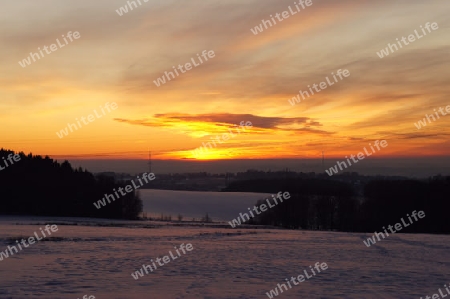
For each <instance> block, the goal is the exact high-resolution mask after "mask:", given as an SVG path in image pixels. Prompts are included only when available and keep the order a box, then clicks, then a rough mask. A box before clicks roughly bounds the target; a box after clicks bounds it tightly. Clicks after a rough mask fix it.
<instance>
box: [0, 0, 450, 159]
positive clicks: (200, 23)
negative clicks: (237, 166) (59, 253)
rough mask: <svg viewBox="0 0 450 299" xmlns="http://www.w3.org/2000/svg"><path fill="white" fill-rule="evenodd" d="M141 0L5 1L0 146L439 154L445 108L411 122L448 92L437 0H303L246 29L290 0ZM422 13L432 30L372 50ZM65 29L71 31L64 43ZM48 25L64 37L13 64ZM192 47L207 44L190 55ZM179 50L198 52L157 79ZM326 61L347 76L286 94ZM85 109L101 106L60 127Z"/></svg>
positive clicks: (0, 16) (100, 155)
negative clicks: (390, 49)
mask: <svg viewBox="0 0 450 299" xmlns="http://www.w3.org/2000/svg"><path fill="white" fill-rule="evenodd" d="M140 2H141V5H138V7H137V8H133V10H130V9H129V8H128V10H129V11H128V12H127V13H122V16H120V15H119V14H118V13H117V11H116V10H118V9H119V8H120V7H122V6H125V5H127V2H126V1H121V0H96V1H74V0H65V1H56V0H41V1H34V0H21V1H8V2H5V3H4V4H3V8H2V10H1V11H0V25H1V26H0V40H1V43H2V45H3V46H2V47H1V48H0V54H1V55H0V61H1V63H0V70H1V71H0V90H1V101H0V147H3V148H7V149H12V150H15V151H24V152H26V153H28V152H32V153H33V154H40V155H49V156H50V157H53V158H68V159H81V160H82V159H146V158H147V156H148V151H149V150H150V151H151V152H152V157H153V158H154V159H166V160H167V159H175V160H211V159H213V160H217V159H276V158H282V159H296V158H299V159H309V158H311V159H316V158H317V157H320V156H321V154H322V151H324V152H325V153H326V155H327V157H334V158H343V157H344V156H346V155H350V154H357V153H358V152H361V151H362V149H363V148H364V147H368V144H369V143H373V142H374V141H375V140H386V141H387V142H388V146H387V147H386V148H383V149H382V150H380V151H378V152H377V153H376V158H395V157H421V158H423V157H445V156H448V153H449V150H450V142H449V138H448V137H449V134H450V126H449V124H450V116H441V117H440V118H439V119H437V120H436V121H432V122H429V123H428V122H427V125H426V126H423V127H422V128H420V129H418V128H417V127H416V126H415V123H417V122H418V121H420V120H423V118H424V117H425V114H432V113H434V111H433V109H439V108H440V107H443V108H444V109H445V107H446V106H448V105H450V99H449V98H448V95H449V94H450V85H449V84H448V82H449V79H450V74H449V70H450V67H449V66H450V55H449V50H450V38H449V36H450V30H449V25H450V20H449V18H448V16H449V15H450V5H449V3H448V0H429V1H417V0H405V1H403V0H402V1H391V0H389V1H387V0H377V1H368V0H367V1H366V0H352V1H348V0H342V1H331V0H320V1H319V0H312V5H311V6H309V7H305V9H301V10H300V12H297V13H296V14H295V15H290V16H289V17H288V18H287V19H284V20H283V21H277V23H276V24H274V25H273V26H272V27H269V28H267V29H265V28H264V30H263V31H262V32H260V33H258V34H256V35H255V34H253V32H252V30H251V29H254V28H255V26H259V25H260V24H261V22H262V20H263V19H264V20H270V15H273V16H275V14H276V13H282V12H283V11H288V7H289V6H291V7H292V8H293V9H294V10H295V8H294V7H295V4H294V1H285V0H277V1H273V0H271V1H269V0H258V1H253V0H239V1H238V0H227V1H216V0H207V1H205V0H189V1H172V0H164V1H162V0H150V1H148V2H144V0H141V1H140ZM427 22H430V23H433V22H436V23H437V24H438V26H439V28H438V29H437V30H432V31H431V32H430V33H428V34H427V35H426V36H423V37H422V38H420V39H418V40H415V41H414V42H411V43H410V44H409V45H407V46H403V47H402V48H401V49H400V48H399V50H398V51H395V52H394V53H390V54H389V55H388V56H386V57H384V58H380V57H379V56H378V54H377V52H380V51H381V50H382V49H384V48H386V47H387V45H388V43H396V38H399V39H400V38H402V37H403V36H405V37H407V36H408V35H410V34H413V33H414V30H418V32H419V33H422V31H421V29H420V26H425V24H426V23H427ZM69 31H71V32H79V35H80V36H79V38H78V39H73V41H71V42H70V41H69V42H68V43H67V44H64V42H63V39H62V35H65V36H66V35H67V34H68V32H69ZM421 35H423V33H422V34H421ZM56 39H59V40H60V43H62V44H63V45H64V47H61V48H59V49H58V50H56V51H55V52H51V53H50V54H46V53H44V54H45V55H43V57H41V59H36V61H35V62H33V61H32V60H30V61H31V63H30V65H27V66H26V67H22V66H21V65H20V64H19V63H18V62H19V61H23V59H26V58H27V57H28V56H29V55H30V52H38V48H40V49H43V47H44V46H50V45H51V44H56ZM204 50H206V51H207V52H208V51H214V57H213V58H209V59H208V60H207V61H203V63H201V64H199V63H198V58H197V54H200V55H201V53H202V52H203V51H204ZM192 59H194V60H195V61H196V62H197V64H199V65H198V66H196V67H193V68H192V69H191V70H188V71H187V70H185V73H180V75H179V76H177V77H176V78H174V79H171V80H170V81H169V80H166V81H167V82H166V83H165V84H160V86H159V87H158V86H156V84H155V83H154V81H155V80H157V79H158V78H159V77H161V76H163V75H164V72H166V71H167V72H168V71H173V68H172V67H173V66H178V65H180V64H181V65H185V64H186V63H188V62H191V61H192ZM338 70H341V71H342V70H348V71H349V73H350V75H349V76H348V77H343V79H342V80H340V79H339V78H338V80H339V81H338V82H335V84H334V85H332V86H327V87H326V89H324V90H322V91H320V92H316V93H315V94H314V95H311V96H310V97H308V98H306V99H304V100H302V101H301V102H300V103H296V104H295V105H291V104H290V103H289V100H290V99H292V98H293V97H296V96H297V95H298V94H299V91H307V90H308V85H310V86H312V84H319V83H320V82H324V81H325V78H326V77H327V76H328V77H329V78H330V79H331V80H333V79H332V75H331V74H332V73H335V74H336V73H337V71H338ZM107 103H108V104H109V105H111V104H112V103H115V104H116V105H117V106H116V109H115V110H113V109H110V111H108V110H105V109H106V108H105V107H106V106H105V105H106V104H107ZM102 109H103V111H104V113H102V112H101V111H102ZM94 111H95V112H96V113H97V115H100V116H101V117H97V116H95V117H94V116H92V118H91V119H93V121H90V122H87V124H83V123H82V126H79V127H78V129H77V130H73V132H70V131H66V132H68V133H67V135H61V130H64V129H66V130H67V126H68V123H72V124H75V123H76V120H80V119H81V117H85V118H87V117H88V116H89V115H90V114H94ZM247 121H249V122H251V123H252V126H251V127H248V128H246V130H245V131H243V130H241V133H239V134H235V135H234V136H230V135H227V136H228V138H226V137H220V138H219V139H220V140H221V142H220V143H219V142H218V141H217V142H216V145H215V146H211V147H212V148H210V149H208V150H204V151H203V152H202V153H199V152H197V154H195V149H197V148H199V147H201V146H202V145H203V144H204V143H206V142H210V141H211V138H212V137H215V136H218V135H219V136H223V134H226V133H228V132H229V131H230V130H232V132H236V128H237V127H238V126H239V124H241V122H244V123H245V122H247ZM58 132H59V133H60V136H62V138H60V137H59V136H58V134H57V133H58ZM225 139H227V140H225ZM216 140H217V139H216ZM447 160H448V159H447Z"/></svg>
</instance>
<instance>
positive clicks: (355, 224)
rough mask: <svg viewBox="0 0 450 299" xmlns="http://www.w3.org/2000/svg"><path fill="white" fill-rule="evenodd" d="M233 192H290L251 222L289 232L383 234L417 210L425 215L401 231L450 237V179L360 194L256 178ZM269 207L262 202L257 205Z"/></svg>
mask: <svg viewBox="0 0 450 299" xmlns="http://www.w3.org/2000/svg"><path fill="white" fill-rule="evenodd" d="M225 190H226V191H229V192H261V193H272V194H276V193H277V192H279V191H282V192H286V191H287V192H289V193H290V194H291V198H290V199H288V200H285V201H283V203H281V204H278V205H276V206H275V207H273V208H271V209H269V210H267V211H265V212H263V213H261V214H260V215H257V216H256V217H255V218H252V219H251V220H250V221H249V223H250V224H264V225H274V226H281V227H285V228H290V229H298V228H302V229H317V230H337V231H345V232H374V231H378V232H380V231H382V227H383V226H385V227H387V226H388V225H395V224H396V223H401V218H403V219H404V220H406V221H408V220H407V217H406V215H407V214H408V213H409V214H411V212H412V211H414V210H415V211H417V212H418V211H421V210H423V211H424V213H425V215H426V217H425V218H423V219H421V220H420V221H418V222H417V223H414V224H412V225H409V226H408V227H405V228H404V229H402V231H401V232H402V233H404V232H405V233H449V232H450V221H448V218H449V216H448V214H449V212H450V176H447V177H441V176H437V177H433V178H429V179H427V180H421V181H420V180H413V179H389V178H387V179H380V178H374V179H373V180H371V181H369V182H367V183H366V184H365V185H364V186H363V189H362V190H363V192H362V193H363V194H358V192H356V188H355V186H354V185H352V184H350V183H348V182H341V181H338V180H336V178H334V179H321V178H284V179H255V180H246V181H237V182H233V183H231V184H230V185H229V186H228V188H226V189H225ZM263 203H265V199H262V200H259V201H258V202H257V203H256V204H255V205H257V206H259V205H260V204H263Z"/></svg>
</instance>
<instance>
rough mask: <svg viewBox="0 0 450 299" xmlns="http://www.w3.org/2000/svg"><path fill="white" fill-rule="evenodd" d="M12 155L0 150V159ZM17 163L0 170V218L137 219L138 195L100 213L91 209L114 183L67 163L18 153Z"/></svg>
mask: <svg viewBox="0 0 450 299" xmlns="http://www.w3.org/2000/svg"><path fill="white" fill-rule="evenodd" d="M9 154H12V155H14V154H15V152H13V151H10V150H5V149H3V148H2V149H0V159H2V158H3V157H5V158H6V157H7V156H8V155H9ZM18 155H19V156H20V161H18V162H15V163H14V164H13V165H10V166H9V167H6V168H5V169H3V170H0V214H3V215H42V216H66V217H96V218H114V219H137V218H138V216H139V214H140V213H141V212H142V209H143V204H142V200H141V199H140V198H139V194H138V193H133V192H132V193H128V194H126V195H125V196H122V197H120V198H119V199H116V200H115V201H113V202H111V203H109V204H107V205H106V206H104V207H102V208H101V209H97V208H96V207H95V206H94V204H93V203H94V202H97V201H98V200H100V199H101V198H102V197H103V196H104V194H105V193H112V192H113V188H116V190H117V188H118V187H125V186H126V185H127V184H129V183H130V182H123V183H117V182H115V181H114V179H113V178H111V177H107V176H97V177H95V176H94V175H93V174H92V173H90V172H88V171H86V170H84V171H83V170H82V169H81V168H78V169H73V168H72V166H71V165H70V163H69V162H68V161H64V162H63V163H58V162H57V161H54V160H53V159H50V158H49V157H48V156H46V157H45V158H42V157H41V156H33V155H32V154H31V153H30V154H29V155H25V154H24V153H23V152H20V153H18Z"/></svg>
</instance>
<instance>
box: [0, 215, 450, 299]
mask: <svg viewBox="0 0 450 299" xmlns="http://www.w3.org/2000/svg"><path fill="white" fill-rule="evenodd" d="M75 221H77V222H78V224H77V225H74V224H75ZM46 223H49V224H57V225H58V228H59V230H58V232H56V233H54V234H53V235H52V236H53V237H54V238H53V239H51V238H49V239H48V240H45V241H41V242H39V243H37V244H34V245H30V246H29V248H24V249H23V250H22V251H21V252H19V253H17V254H15V255H13V256H11V257H8V258H6V259H3V260H2V261H0V298H19V299H25V298H49V299H51V298H55V299H56V298H73V299H76V298H82V297H83V295H94V296H95V298H97V299H98V298H105V299H113V298H117V299H118V298H157V299H160V298H162V299H164V298H211V299H216V298H217V299H219V298H242V299H244V298H245V299H249V298H268V297H267V295H266V292H269V290H271V289H274V288H275V287H276V286H277V284H278V283H283V282H285V278H290V277H292V276H298V275H299V274H303V270H304V269H308V268H309V265H314V263H316V262H326V263H327V264H328V267H329V268H328V269H327V270H326V271H323V272H322V273H320V274H317V276H314V277H312V278H310V279H309V280H306V281H305V282H303V283H301V284H300V285H298V286H293V287H292V289H289V290H288V291H284V292H283V293H282V294H280V295H279V296H277V297H276V298H358V299H359V298H420V297H421V296H423V297H424V298H425V296H426V295H431V294H433V293H436V292H437V291H436V290H437V289H438V288H443V286H444V284H446V283H449V282H450V277H449V276H450V275H449V274H450V236H440V235H405V234H396V235H393V236H389V237H388V238H386V239H385V240H382V241H381V242H379V243H377V244H376V245H374V246H371V247H370V248H367V247H366V246H365V245H364V244H363V242H362V241H363V239H364V238H368V237H369V236H370V234H358V233H355V234H353V233H339V232H315V231H290V230H279V229H265V228H262V229H255V228H250V229H242V228H240V229H231V228H227V227H226V226H225V225H223V226H220V225H209V226H189V225H186V224H185V225H182V226H178V225H176V223H174V224H167V223H162V222H128V221H110V220H91V219H71V218H38V217H27V218H23V217H1V218H0V225H1V231H0V251H4V250H5V249H6V248H7V246H8V245H12V244H15V240H16V239H19V238H20V237H29V236H32V235H33V233H34V232H35V231H38V230H39V227H42V226H43V225H44V224H46ZM182 243H185V244H186V243H192V245H193V246H194V250H193V251H191V252H189V253H188V254H185V255H182V256H181V257H179V258H178V259H176V260H173V261H171V262H170V263H168V264H166V265H164V266H163V267H158V269H156V270H155V271H154V272H153V273H150V274H148V275H144V277H141V278H139V280H135V279H134V278H133V277H132V276H131V273H133V272H134V271H137V270H138V269H139V268H141V267H142V265H143V264H150V259H155V258H156V257H162V256H164V255H167V254H168V252H169V251H170V250H174V249H173V248H174V246H177V247H178V246H179V245H180V244H182Z"/></svg>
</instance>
